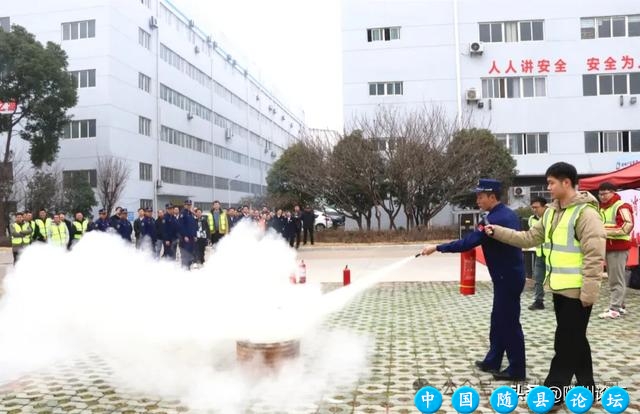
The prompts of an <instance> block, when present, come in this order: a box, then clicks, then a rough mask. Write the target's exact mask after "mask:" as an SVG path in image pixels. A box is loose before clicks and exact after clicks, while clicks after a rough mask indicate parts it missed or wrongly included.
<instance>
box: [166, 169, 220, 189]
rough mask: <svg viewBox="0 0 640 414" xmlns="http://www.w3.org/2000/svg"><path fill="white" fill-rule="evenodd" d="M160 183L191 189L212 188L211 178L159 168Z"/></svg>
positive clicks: (209, 176)
mask: <svg viewBox="0 0 640 414" xmlns="http://www.w3.org/2000/svg"><path fill="white" fill-rule="evenodd" d="M160 176H161V178H162V181H163V182H165V183H169V184H179V185H188V186H192V187H204V188H212V187H213V176H211V175H207V174H200V173H195V172H191V171H184V170H178V169H175V168H169V167H160Z"/></svg>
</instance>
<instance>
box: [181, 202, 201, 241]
mask: <svg viewBox="0 0 640 414" xmlns="http://www.w3.org/2000/svg"><path fill="white" fill-rule="evenodd" d="M178 227H179V230H178V232H179V233H180V237H192V238H194V239H195V238H196V236H197V235H198V222H197V221H196V217H195V216H194V215H193V213H192V212H190V211H189V210H187V209H186V208H185V209H183V210H182V213H180V217H179V218H178Z"/></svg>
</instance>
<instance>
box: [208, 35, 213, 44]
mask: <svg viewBox="0 0 640 414" xmlns="http://www.w3.org/2000/svg"><path fill="white" fill-rule="evenodd" d="M212 43H213V39H212V38H211V36H207V44H208V45H210V44H212Z"/></svg>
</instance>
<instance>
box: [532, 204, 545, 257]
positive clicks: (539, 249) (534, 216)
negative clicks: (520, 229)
mask: <svg viewBox="0 0 640 414" xmlns="http://www.w3.org/2000/svg"><path fill="white" fill-rule="evenodd" d="M539 220H540V219H539V218H537V217H536V215H535V214H532V215H530V216H529V228H531V227H533V226H535V225H536V222H537V221H539ZM536 256H537V257H542V245H538V246H536Z"/></svg>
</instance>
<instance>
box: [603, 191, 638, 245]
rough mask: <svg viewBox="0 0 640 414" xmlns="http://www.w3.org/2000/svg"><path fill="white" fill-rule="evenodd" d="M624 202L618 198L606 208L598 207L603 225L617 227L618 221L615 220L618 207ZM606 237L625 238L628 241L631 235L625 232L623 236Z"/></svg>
mask: <svg viewBox="0 0 640 414" xmlns="http://www.w3.org/2000/svg"><path fill="white" fill-rule="evenodd" d="M623 204H624V201H622V200H618V201H616V202H615V203H613V204H612V205H610V206H609V207H608V208H606V209H604V210H603V209H600V215H601V216H602V220H603V221H604V226H605V227H609V228H611V227H617V226H618V223H617V222H616V217H617V215H618V209H619V208H620V207H622V205H623ZM607 239H609V240H626V241H629V240H631V235H630V234H625V235H623V236H607Z"/></svg>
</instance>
